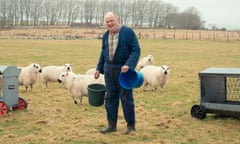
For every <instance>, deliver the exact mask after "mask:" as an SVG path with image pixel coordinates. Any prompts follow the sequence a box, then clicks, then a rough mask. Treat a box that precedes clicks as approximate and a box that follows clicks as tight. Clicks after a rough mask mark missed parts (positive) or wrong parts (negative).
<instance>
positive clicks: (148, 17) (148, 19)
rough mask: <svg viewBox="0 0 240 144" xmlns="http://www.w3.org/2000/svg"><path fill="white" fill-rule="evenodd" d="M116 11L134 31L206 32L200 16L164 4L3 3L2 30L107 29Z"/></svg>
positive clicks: (154, 0) (131, 0) (157, 0)
mask: <svg viewBox="0 0 240 144" xmlns="http://www.w3.org/2000/svg"><path fill="white" fill-rule="evenodd" d="M107 11H114V12H115V13H116V14H117V15H118V17H119V19H120V22H121V23H122V24H124V25H130V26H131V27H138V28H142V27H149V28H181V29H202V28H204V21H202V20H201V14H200V12H199V11H198V10H197V9H196V8H194V7H189V8H187V9H186V10H184V11H182V12H179V10H178V7H176V6H174V5H172V4H171V3H166V2H163V1H162V0H0V27H1V28H12V27H16V26H66V25H67V26H81V25H96V26H102V25H103V18H104V14H105V13H106V12H107Z"/></svg>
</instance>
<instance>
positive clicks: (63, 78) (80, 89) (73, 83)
mask: <svg viewBox="0 0 240 144" xmlns="http://www.w3.org/2000/svg"><path fill="white" fill-rule="evenodd" d="M58 82H59V83H62V82H64V83H65V84H66V87H67V88H68V90H69V92H70V93H71V94H72V99H73V101H74V103H75V104H77V100H76V99H75V98H78V99H79V100H80V104H82V97H83V96H88V90H87V87H88V85H89V84H93V83H98V84H104V85H105V81H104V80H102V79H94V77H93V76H92V75H81V74H78V75H76V74H75V73H73V72H63V73H61V74H60V75H59V78H58Z"/></svg>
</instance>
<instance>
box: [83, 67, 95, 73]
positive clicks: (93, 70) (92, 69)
mask: <svg viewBox="0 0 240 144" xmlns="http://www.w3.org/2000/svg"><path fill="white" fill-rule="evenodd" d="M95 72H96V69H95V68H90V69H88V70H87V71H86V73H85V74H87V75H91V74H92V75H93V74H94V73H95Z"/></svg>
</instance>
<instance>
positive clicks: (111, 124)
mask: <svg viewBox="0 0 240 144" xmlns="http://www.w3.org/2000/svg"><path fill="white" fill-rule="evenodd" d="M116 125H117V124H116V122H108V127H107V128H106V129H103V130H100V133H102V134H105V133H110V132H115V131H117V128H116Z"/></svg>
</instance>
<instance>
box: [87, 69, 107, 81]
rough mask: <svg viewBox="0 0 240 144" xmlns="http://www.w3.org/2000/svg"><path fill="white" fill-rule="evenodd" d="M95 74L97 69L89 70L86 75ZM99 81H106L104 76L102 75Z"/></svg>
mask: <svg viewBox="0 0 240 144" xmlns="http://www.w3.org/2000/svg"><path fill="white" fill-rule="evenodd" d="M95 72H96V69H95V68H91V69H88V70H87V71H86V73H85V74H86V75H94V74H95ZM98 79H100V80H104V75H103V74H100V75H99V78H98Z"/></svg>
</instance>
